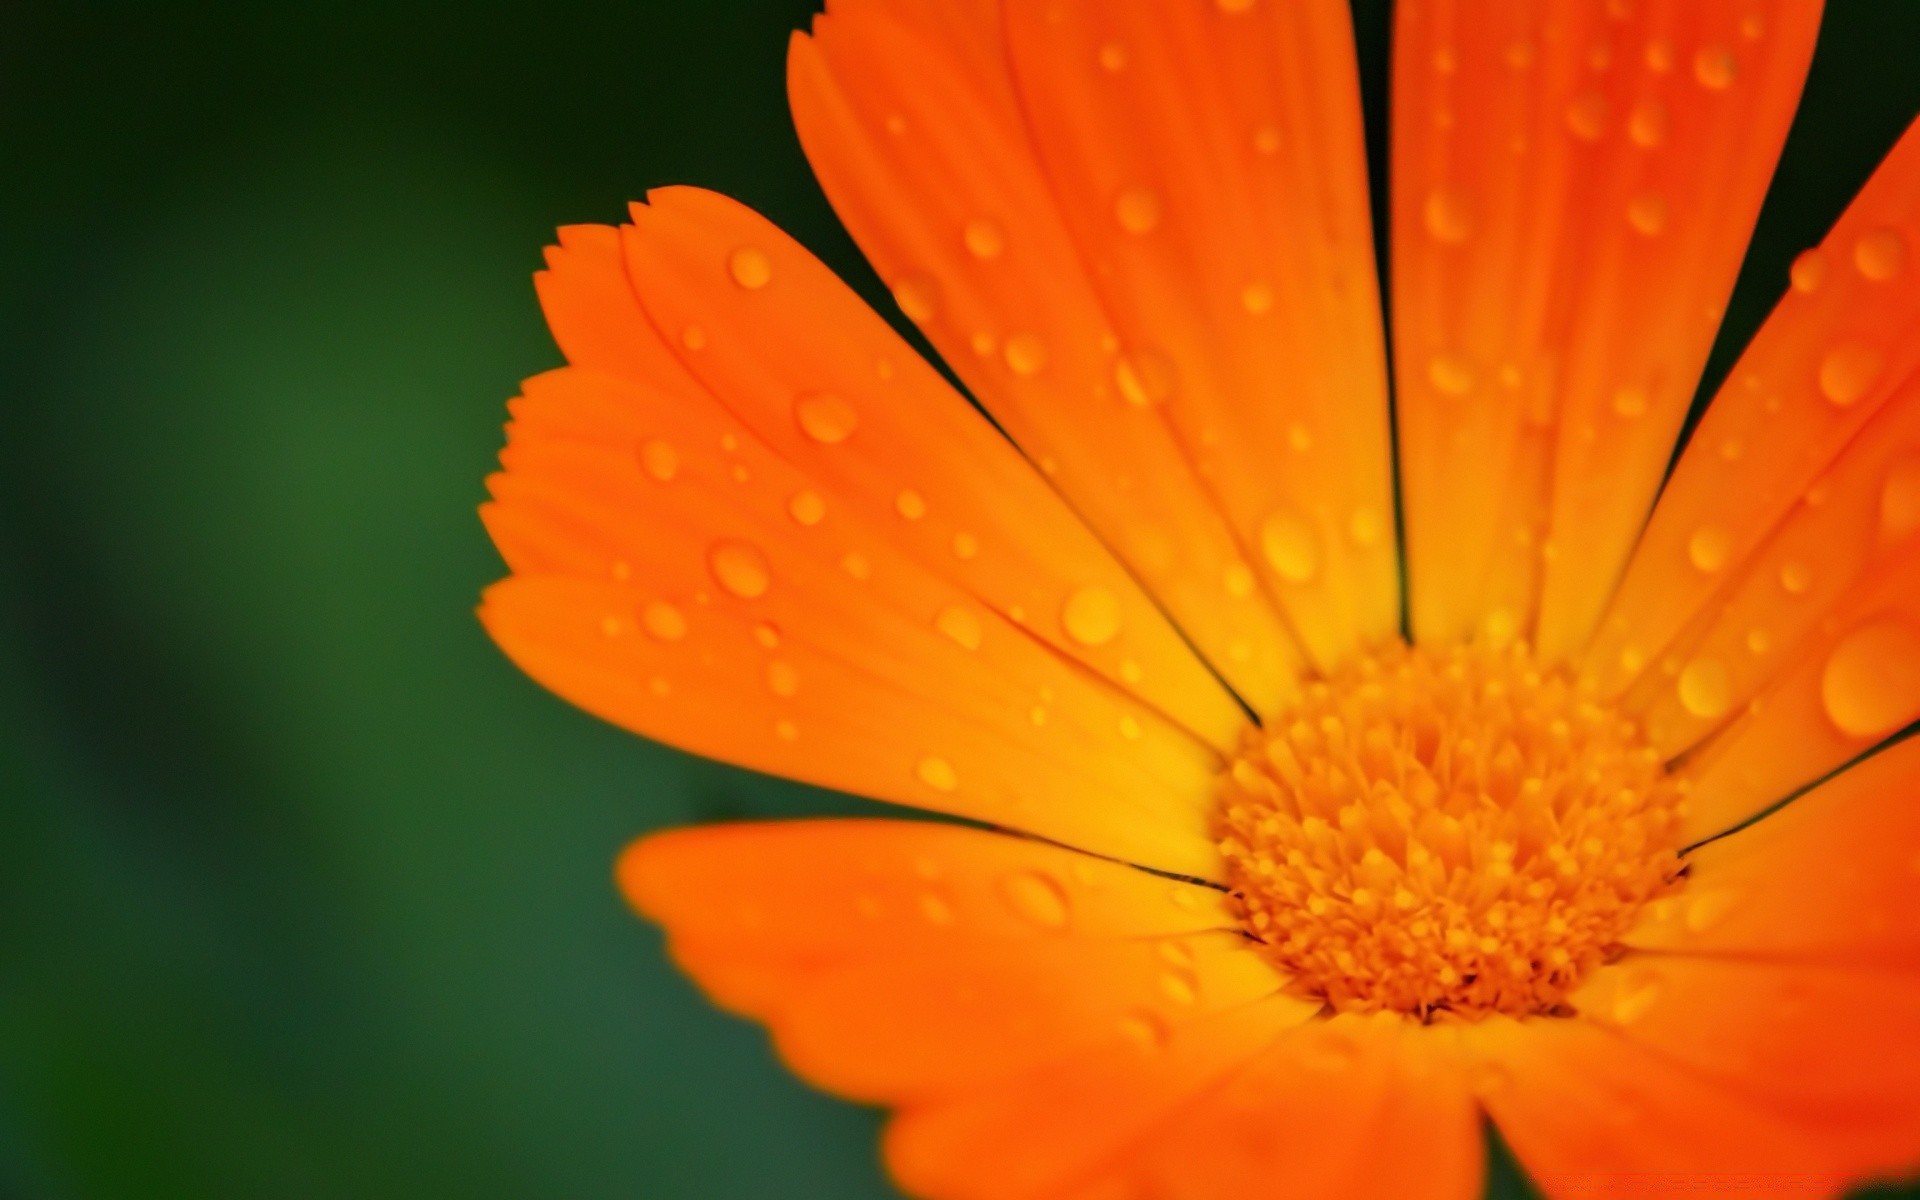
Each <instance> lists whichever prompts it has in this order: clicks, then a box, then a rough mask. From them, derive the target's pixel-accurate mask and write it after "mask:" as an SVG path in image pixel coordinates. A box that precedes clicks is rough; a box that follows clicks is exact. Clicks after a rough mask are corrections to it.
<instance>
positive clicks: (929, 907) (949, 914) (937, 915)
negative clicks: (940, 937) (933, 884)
mask: <svg viewBox="0 0 1920 1200" xmlns="http://www.w3.org/2000/svg"><path fill="white" fill-rule="evenodd" d="M919 908H920V915H921V917H922V918H924V919H925V920H926V922H927V924H929V925H951V924H953V906H952V905H950V904H948V903H947V902H946V901H945V900H943V899H941V898H940V897H939V896H937V895H935V894H934V893H932V892H922V893H920V900H919Z"/></svg>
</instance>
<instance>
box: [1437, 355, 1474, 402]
mask: <svg viewBox="0 0 1920 1200" xmlns="http://www.w3.org/2000/svg"><path fill="white" fill-rule="evenodd" d="M1427 382H1428V383H1431V384H1432V385H1433V386H1434V389H1435V390H1436V391H1438V392H1440V393H1442V394H1443V395H1447V396H1464V395H1466V394H1467V393H1468V392H1470V391H1472V390H1473V368H1472V367H1470V366H1468V365H1467V363H1466V361H1465V360H1464V359H1461V358H1459V357H1457V356H1455V355H1452V354H1436V355H1434V356H1433V358H1432V359H1431V360H1429V361H1428V363H1427Z"/></svg>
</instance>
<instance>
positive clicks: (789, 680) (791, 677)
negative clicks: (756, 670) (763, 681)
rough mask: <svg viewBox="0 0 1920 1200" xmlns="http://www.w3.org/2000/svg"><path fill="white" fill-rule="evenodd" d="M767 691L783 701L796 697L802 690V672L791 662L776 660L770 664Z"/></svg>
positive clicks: (768, 666) (768, 665)
mask: <svg viewBox="0 0 1920 1200" xmlns="http://www.w3.org/2000/svg"><path fill="white" fill-rule="evenodd" d="M767 690H768V691H770V692H772V693H773V694H774V695H776V696H779V697H781V698H783V699H784V698H786V697H788V696H792V695H794V694H795V693H797V692H798V691H799V690H800V672H799V671H797V670H795V669H794V666H793V664H792V663H790V662H782V661H780V660H778V659H776V660H774V661H773V662H770V663H768V664H767Z"/></svg>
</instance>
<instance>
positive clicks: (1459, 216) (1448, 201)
mask: <svg viewBox="0 0 1920 1200" xmlns="http://www.w3.org/2000/svg"><path fill="white" fill-rule="evenodd" d="M1423 215H1424V217H1425V220H1426V226H1427V232H1428V233H1429V234H1430V235H1432V237H1433V240H1434V241H1436V242H1442V243H1445V244H1446V245H1449V246H1457V245H1459V244H1460V243H1461V242H1464V241H1466V240H1467V238H1468V236H1469V235H1471V234H1472V233H1473V214H1472V212H1471V211H1470V209H1469V206H1468V204H1467V197H1466V194H1465V193H1463V192H1462V191H1461V190H1460V189H1459V188H1456V187H1440V188H1436V189H1434V190H1433V191H1431V192H1429V193H1427V202H1426V207H1425V209H1424V210H1423Z"/></svg>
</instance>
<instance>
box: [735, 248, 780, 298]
mask: <svg viewBox="0 0 1920 1200" xmlns="http://www.w3.org/2000/svg"><path fill="white" fill-rule="evenodd" d="M727 271H728V273H730V274H731V275H732V276H733V281H734V282H735V283H737V284H739V285H740V286H741V287H743V288H746V289H747V290H748V291H750V292H752V291H758V290H760V289H761V288H763V287H765V286H767V283H768V282H769V281H770V280H772V279H773V261H772V260H771V259H769V258H768V257H767V252H766V251H764V250H762V249H760V248H759V247H758V246H742V247H740V248H739V249H738V250H735V251H734V252H733V253H732V254H731V255H729V256H728V257H727Z"/></svg>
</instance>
